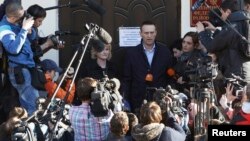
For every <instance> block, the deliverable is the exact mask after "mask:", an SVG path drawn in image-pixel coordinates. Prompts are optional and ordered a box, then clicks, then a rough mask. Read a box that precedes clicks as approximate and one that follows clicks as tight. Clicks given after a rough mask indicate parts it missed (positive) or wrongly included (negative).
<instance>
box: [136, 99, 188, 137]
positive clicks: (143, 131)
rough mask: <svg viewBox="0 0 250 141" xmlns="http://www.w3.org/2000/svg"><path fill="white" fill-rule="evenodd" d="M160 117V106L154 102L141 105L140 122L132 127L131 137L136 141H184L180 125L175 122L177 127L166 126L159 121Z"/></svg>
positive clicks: (183, 133)
mask: <svg viewBox="0 0 250 141" xmlns="http://www.w3.org/2000/svg"><path fill="white" fill-rule="evenodd" d="M162 118H163V117H162V112H161V108H160V106H159V105H158V104H157V103H156V102H149V103H146V104H144V105H142V107H141V109H140V118H139V121H140V122H139V124H138V125H136V126H135V127H133V129H132V132H131V134H132V137H133V138H134V139H135V140H136V141H184V140H185V139H186V135H185V132H184V131H183V130H182V128H181V126H180V125H178V124H176V127H177V128H170V127H167V126H165V125H164V124H163V123H161V120H162ZM179 129H181V131H179Z"/></svg>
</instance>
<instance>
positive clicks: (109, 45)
mask: <svg viewBox="0 0 250 141" xmlns="http://www.w3.org/2000/svg"><path fill="white" fill-rule="evenodd" d="M104 47H109V56H108V58H107V60H110V59H111V57H112V52H111V51H112V46H111V44H104ZM97 53H98V51H97V50H96V49H95V48H94V47H92V48H91V59H96V58H97Z"/></svg>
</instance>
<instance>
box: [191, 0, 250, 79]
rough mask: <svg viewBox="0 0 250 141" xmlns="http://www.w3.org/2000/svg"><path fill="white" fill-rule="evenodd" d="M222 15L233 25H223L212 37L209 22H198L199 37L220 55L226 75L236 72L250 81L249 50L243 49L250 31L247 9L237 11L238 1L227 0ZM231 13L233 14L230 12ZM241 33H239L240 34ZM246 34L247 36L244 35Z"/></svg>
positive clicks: (209, 49) (209, 48) (223, 72)
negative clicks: (249, 30)
mask: <svg viewBox="0 0 250 141" xmlns="http://www.w3.org/2000/svg"><path fill="white" fill-rule="evenodd" d="M244 3H245V4H244V6H245V7H244V8H245V10H247V8H248V7H249V5H250V1H249V0H245V1H244ZM222 6H224V9H225V10H226V11H225V10H221V11H220V12H221V14H222V17H223V15H226V17H227V18H222V19H223V20H225V21H226V22H228V23H229V22H230V23H232V24H231V25H222V26H223V28H222V30H221V31H220V32H219V33H217V34H216V35H215V36H214V37H212V38H211V34H209V32H211V27H212V26H213V25H212V24H211V23H209V22H204V23H207V25H208V26H207V27H204V25H203V24H202V22H198V23H197V24H196V27H197V31H198V33H199V39H200V40H201V42H202V44H203V45H204V46H205V47H206V48H207V50H208V52H211V53H215V54H216V56H218V61H219V69H220V70H221V71H222V74H223V75H224V76H225V77H231V74H232V73H234V74H236V75H238V76H241V77H242V78H244V79H245V80H246V81H247V82H248V83H249V82H250V79H249V78H250V68H249V63H250V58H249V56H248V55H246V54H247V53H248V52H247V51H243V48H244V45H243V42H245V41H244V40H243V39H242V38H246V39H247V33H248V24H249V23H248V22H247V21H248V17H247V16H246V15H247V12H246V11H237V9H236V8H235V7H236V6H237V3H236V2H235V1H233V0H226V1H224V2H223V3H222V5H221V7H222ZM230 13H231V14H230ZM238 33H239V34H241V35H239V34H238ZM244 36H245V37H244Z"/></svg>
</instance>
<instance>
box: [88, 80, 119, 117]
mask: <svg viewBox="0 0 250 141" xmlns="http://www.w3.org/2000/svg"><path fill="white" fill-rule="evenodd" d="M117 80H118V79H109V78H108V76H105V77H104V78H103V79H101V80H99V81H98V83H97V86H96V87H95V89H94V91H93V92H92V93H91V103H90V107H91V111H92V113H93V114H94V115H95V116H96V117H103V116H106V115H108V112H109V110H114V109H115V108H116V107H117V106H118V104H121V101H122V99H121V96H120V94H119V93H118V92H117V89H118V88H117V87H119V84H118V83H119V82H117Z"/></svg>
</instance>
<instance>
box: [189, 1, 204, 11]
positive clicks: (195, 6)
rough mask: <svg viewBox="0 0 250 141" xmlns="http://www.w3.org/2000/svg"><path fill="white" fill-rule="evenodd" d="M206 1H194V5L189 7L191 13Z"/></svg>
mask: <svg viewBox="0 0 250 141" xmlns="http://www.w3.org/2000/svg"><path fill="white" fill-rule="evenodd" d="M205 1H206V0H196V2H195V3H194V5H193V6H192V7H191V10H192V12H194V11H195V10H197V9H198V8H199V7H201V5H202V4H203V3H204V2H205Z"/></svg>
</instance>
